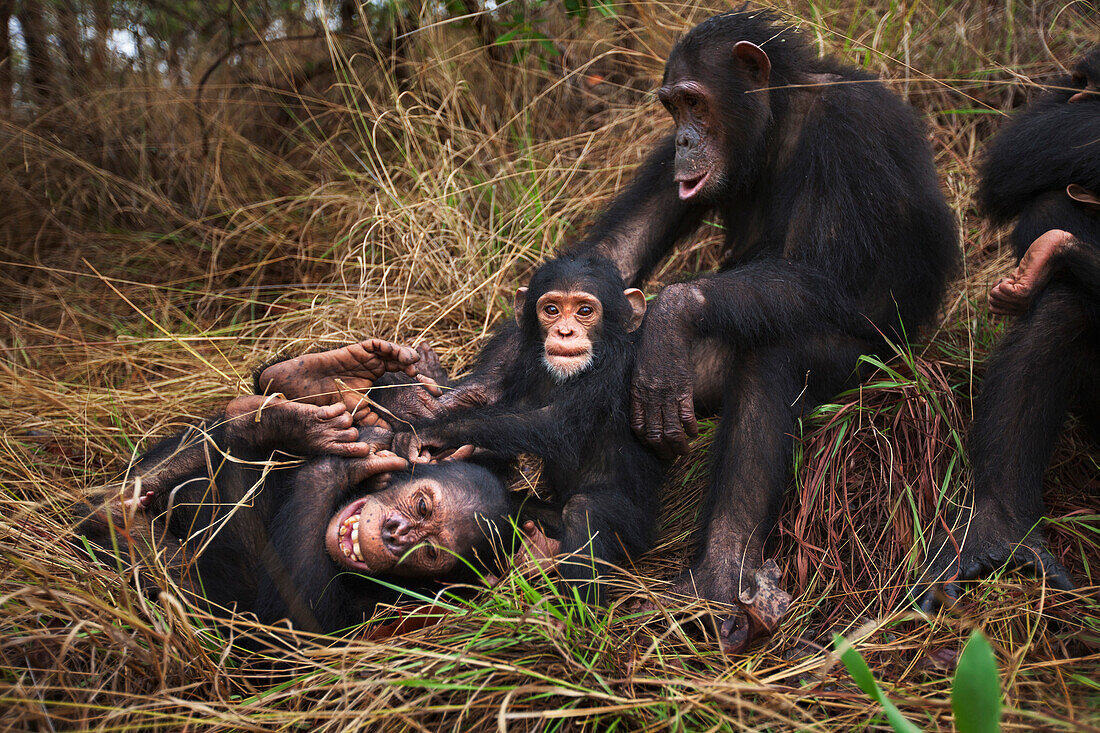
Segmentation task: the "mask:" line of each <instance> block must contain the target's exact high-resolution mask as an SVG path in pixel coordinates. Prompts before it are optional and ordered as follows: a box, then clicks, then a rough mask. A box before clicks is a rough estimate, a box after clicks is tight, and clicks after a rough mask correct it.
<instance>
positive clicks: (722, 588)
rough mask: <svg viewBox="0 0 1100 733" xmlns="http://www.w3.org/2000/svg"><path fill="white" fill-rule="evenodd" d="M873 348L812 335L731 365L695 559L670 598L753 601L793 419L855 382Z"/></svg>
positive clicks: (786, 471)
mask: <svg viewBox="0 0 1100 733" xmlns="http://www.w3.org/2000/svg"><path fill="white" fill-rule="evenodd" d="M872 348H873V347H872V345H871V344H869V343H867V342H865V341H862V340H860V339H856V338H852V337H848V336H842V335H839V334H838V335H831V336H817V337H813V336H810V337H807V338H806V339H805V341H803V342H802V343H801V344H799V345H790V346H788V345H786V344H783V345H777V346H772V347H766V348H758V349H756V350H753V351H751V352H749V353H748V354H745V355H743V356H742V357H741V358H739V359H737V360H736V361H734V362H733V363H732V364H731V365H730V368H729V380H728V382H727V385H726V393H725V403H724V405H723V410H722V421H721V424H720V426H719V429H718V435H717V436H716V438H715V440H714V444H713V445H712V447H711V451H712V462H711V482H710V486H709V489H708V493H707V497H706V501H705V503H704V505H703V507H702V510H701V513H700V527H701V534H700V537H699V548H698V556H697V559H696V560H695V563H694V564H693V566H692V568H691V570H689V571H687V572H685V573H684V574H683V575H682V576H681V577H680V578H679V579H678V580H677V581H676V583H675V584H674V587H673V590H674V591H675V592H680V593H684V594H687V595H698V596H700V597H703V598H708V599H710V600H715V601H720V602H723V603H734V602H735V601H736V599H737V598H738V596H739V595H740V593H741V592H743V591H748V592H749V594H750V595H751V593H752V591H753V590H755V588H754V585H755V582H754V579H753V575H754V571H755V570H756V569H758V568H759V567H760V565H761V563H762V562H763V560H764V555H765V544H766V542H767V540H768V539H769V537H770V535H771V532H772V529H773V527H774V525H775V520H776V517H777V514H778V512H779V508H780V505H781V504H782V500H783V492H784V489H785V488H786V486H787V482H788V478H789V475H790V467H791V456H792V440H793V438H792V436H793V434H794V432H795V428H796V423H797V419H798V417H799V416H800V415H801V414H802V412H803V411H804V410H805V409H808V408H810V407H812V406H813V405H814V404H817V403H818V402H820V401H821V400H824V399H827V398H828V397H830V396H832V395H833V394H835V393H836V392H838V391H839V390H840V389H841V388H842V387H843V386H844V384H845V382H846V381H848V380H849V379H853V378H855V376H856V364H857V360H858V358H859V356H860V354H864V353H868V352H870V351H871V350H872Z"/></svg>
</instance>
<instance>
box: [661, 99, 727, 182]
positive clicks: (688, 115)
mask: <svg viewBox="0 0 1100 733" xmlns="http://www.w3.org/2000/svg"><path fill="white" fill-rule="evenodd" d="M657 98H658V99H660V100H661V104H663V105H664V106H665V109H667V110H668V112H669V114H671V115H672V119H673V122H675V123H676V172H675V176H674V180H675V181H676V182H677V183H678V184H679V185H680V198H681V199H683V200H685V201H687V200H688V199H692V198H695V197H696V196H697V195H698V194H700V193H701V192H703V191H705V190H707V184H708V183H712V182H717V180H716V179H718V178H719V177H720V176H722V174H723V173H724V171H723V170H722V169H723V167H724V166H723V165H722V154H721V150H720V146H719V145H718V144H717V141H719V140H721V139H722V138H723V137H724V134H723V130H722V126H721V120H720V119H719V118H718V116H717V115H716V114H715V109H714V105H715V100H714V99H713V97H712V96H711V94H710V91H709V90H708V89H707V88H706V87H705V86H703V85H702V84H700V83H699V82H697V81H695V80H694V79H690V78H688V79H675V80H672V81H671V82H670V83H668V84H665V85H664V86H663V87H661V88H660V90H658V92H657Z"/></svg>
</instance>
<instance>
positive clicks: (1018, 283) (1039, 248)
mask: <svg viewBox="0 0 1100 733" xmlns="http://www.w3.org/2000/svg"><path fill="white" fill-rule="evenodd" d="M1074 246H1076V240H1074V238H1073V235H1072V234H1070V233H1069V232H1064V231H1062V230H1061V229H1051V230H1050V231H1048V232H1046V233H1044V234H1043V235H1042V236H1040V237H1039V238H1038V239H1036V240H1035V241H1034V242H1032V243H1031V246H1029V247H1028V248H1027V252H1025V253H1024V256H1023V257H1022V258H1020V264H1019V265H1017V266H1016V269H1015V270H1014V271H1013V272H1012V274H1011V275H1009V276H1008V277H1005V278H1001V280H1000V281H998V282H997V284H996V285H994V286H993V289H992V290H990V291H989V309H990V310H991V311H993V312H994V313H998V314H1000V315H1004V316H1019V315H1023V314H1024V313H1025V312H1026V311H1027V309H1028V308H1029V307H1031V301H1032V300H1033V299H1034V298H1035V296H1036V295H1038V294H1039V291H1040V290H1042V289H1043V286H1044V285H1046V284H1047V282H1048V281H1049V280H1050V278H1051V275H1053V274H1054V273H1053V270H1054V264H1053V263H1052V260H1053V258H1054V257H1056V256H1057V255H1059V254H1061V253H1063V252H1065V251H1066V250H1068V249H1069V248H1071V247H1074Z"/></svg>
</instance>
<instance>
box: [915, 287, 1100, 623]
mask: <svg viewBox="0 0 1100 733" xmlns="http://www.w3.org/2000/svg"><path fill="white" fill-rule="evenodd" d="M1095 327H1096V324H1095V322H1094V321H1092V319H1091V318H1090V314H1089V312H1088V309H1087V307H1086V306H1085V304H1084V303H1083V301H1082V300H1081V296H1080V295H1079V292H1078V291H1076V290H1075V289H1073V288H1070V287H1067V286H1063V285H1058V284H1055V285H1051V286H1049V287H1048V288H1047V289H1046V290H1045V291H1043V292H1042V294H1041V295H1040V296H1039V297H1038V298H1037V300H1036V302H1035V304H1034V306H1033V308H1032V310H1031V311H1030V312H1029V313H1028V315H1027V316H1025V317H1024V318H1023V319H1022V320H1021V321H1020V322H1019V323H1018V324H1016V325H1015V326H1014V327H1013V328H1012V330H1011V331H1010V332H1009V333H1008V335H1007V336H1005V338H1004V339H1003V341H1002V342H1001V344H1000V345H999V346H998V348H997V351H996V353H995V354H994V356H993V358H992V359H991V360H990V363H989V367H988V370H987V373H986V377H985V382H984V384H983V385H982V390H981V394H980V395H979V396H978V399H977V401H976V402H975V405H974V413H975V414H974V425H973V427H972V428H971V440H970V453H971V458H972V463H973V471H974V477H973V497H972V499H973V504H972V506H969V505H968V506H965V507H964V508H963V510H962V511H961V512H960V515H959V521H958V522H956V523H955V524H956V526H955V527H954V529H953V531H952V532H950V533H949V532H947V531H945V530H942V529H941V530H940V531H939V532H938V533H937V534H936V536H935V538H934V540H933V543H932V548H931V553H932V554H931V558H932V559H931V561H930V562H929V563H928V571H927V573H926V575H925V580H924V581H923V582H922V584H921V586H920V587H919V589H918V592H917V597H918V600H919V602H920V605H921V607H922V608H924V609H925V610H932V609H934V608H935V606H936V605H937V604H938V597H937V594H936V592H935V590H934V589H933V588H930V587H929V584H930V583H934V582H939V581H946V582H947V585H946V586H945V588H944V592H945V593H946V595H947V596H949V597H956V596H957V595H958V592H959V589H958V586H957V581H960V580H971V579H974V578H977V577H979V576H980V575H983V574H985V573H988V572H990V571H991V570H994V569H996V568H997V567H1000V566H1001V565H1005V564H1009V565H1012V566H1017V567H1027V568H1034V569H1036V570H1038V571H1039V572H1042V573H1044V574H1045V575H1046V576H1047V579H1048V580H1049V582H1050V583H1051V584H1052V585H1054V586H1056V587H1058V588H1071V587H1072V581H1071V580H1070V578H1069V575H1068V574H1067V573H1066V571H1065V569H1064V568H1062V566H1061V565H1060V564H1058V563H1057V562H1056V561H1055V560H1054V559H1053V558H1052V557H1051V556H1050V554H1049V553H1048V552H1047V551H1046V549H1045V548H1044V547H1043V542H1042V532H1041V530H1040V528H1039V526H1038V525H1039V522H1040V520H1041V519H1042V516H1043V511H1044V506H1043V493H1042V491H1043V474H1044V473H1045V472H1046V468H1047V465H1048V464H1049V463H1050V458H1051V455H1052V453H1053V451H1054V445H1055V443H1056V441H1057V439H1058V435H1059V434H1060V433H1061V430H1062V425H1063V423H1064V422H1065V418H1066V413H1067V410H1068V407H1069V405H1070V403H1071V400H1072V399H1073V396H1074V395H1075V394H1079V393H1080V392H1081V390H1082V388H1083V387H1084V386H1085V385H1086V383H1087V382H1089V380H1090V379H1091V377H1092V375H1093V374H1094V373H1095V371H1094V370H1095V366H1094V365H1095V363H1096V359H1097V358H1100V351H1098V349H1097V336H1096V331H1095Z"/></svg>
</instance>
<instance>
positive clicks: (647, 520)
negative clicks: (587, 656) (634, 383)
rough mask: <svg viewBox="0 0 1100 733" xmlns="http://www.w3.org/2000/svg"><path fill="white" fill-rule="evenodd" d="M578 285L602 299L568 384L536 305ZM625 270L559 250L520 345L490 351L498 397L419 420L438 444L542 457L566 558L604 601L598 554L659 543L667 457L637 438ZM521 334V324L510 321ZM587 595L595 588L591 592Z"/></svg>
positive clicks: (538, 280) (574, 575) (609, 558)
mask: <svg viewBox="0 0 1100 733" xmlns="http://www.w3.org/2000/svg"><path fill="white" fill-rule="evenodd" d="M574 287H576V288H578V289H582V290H584V291H586V292H589V293H591V294H593V295H595V296H596V297H598V298H599V300H600V303H601V304H602V306H603V310H604V317H603V324H602V330H601V332H600V333H599V334H598V341H597V343H596V344H595V351H594V358H593V362H592V364H591V365H590V366H589V367H588V368H587V369H586V370H585V371H583V372H581V373H580V374H577V375H574V376H573V377H571V378H569V379H567V380H566V381H564V382H558V381H556V380H555V379H554V378H553V377H552V376H551V375H550V373H549V372H548V370H547V369H546V367H545V366H544V365H543V360H542V357H543V336H542V334H541V332H540V329H539V324H538V320H537V317H536V313H535V308H534V304H535V303H536V301H537V300H538V299H539V297H540V296H541V295H543V294H544V293H546V292H547V291H549V290H553V289H560V290H567V289H570V288H574ZM623 289H624V287H623V283H622V278H621V277H620V276H619V273H618V271H617V270H616V269H615V267H614V265H612V264H611V263H610V262H608V261H606V260H604V259H602V258H593V257H585V258H575V257H563V258H560V259H557V260H553V261H551V262H548V263H547V264H545V265H543V266H542V267H541V268H540V269H539V270H538V271H537V272H536V273H535V274H534V276H533V277H532V278H531V282H530V285H529V291H528V294H527V298H526V302H527V303H528V304H529V307H527V308H525V309H524V311H523V314H522V322H521V326H520V334H519V338H518V342H517V341H512V346H513V347H514V350H512V351H510V353H507V354H505V353H504V351H503V349H500V348H499V344H501V343H503V341H502V340H497V341H496V342H494V343H495V344H497V345H498V346H497V347H494V349H493V350H491V351H490V353H491V354H493V356H494V358H496V359H497V362H496V363H495V364H494V365H493V368H494V369H499V370H500V371H501V378H500V397H499V399H497V400H496V401H495V402H494V403H493V404H491V405H488V406H482V407H476V408H472V409H466V410H458V411H451V412H448V413H445V414H444V415H443V416H442V417H440V418H438V419H436V420H432V421H426V422H420V423H417V424H416V432H417V433H418V434H419V435H420V437H421V438H422V439H423V440H424V441H425V443H427V444H430V445H433V446H435V447H438V448H452V447H457V446H460V445H464V444H473V445H476V446H478V447H480V448H483V449H485V450H488V451H491V452H493V453H495V454H497V455H500V456H506V457H514V456H518V455H520V454H530V455H534V456H538V457H539V458H542V459H543V461H544V469H543V471H544V476H545V478H546V482H547V484H548V487H549V490H550V493H551V494H552V500H553V502H554V504H555V505H556V506H557V507H559V508H560V511H561V517H562V518H561V527H560V528H550V530H549V531H550V532H551V535H552V536H554V537H555V538H556V539H558V540H560V541H561V544H562V546H561V551H562V552H563V553H579V554H580V555H581V556H582V558H587V559H582V560H579V561H573V562H569V563H565V564H564V565H563V566H561V571H562V574H563V576H565V577H566V578H567V579H569V580H572V581H575V585H576V587H577V588H578V590H579V591H580V592H581V593H582V595H583V596H584V597H586V598H589V599H590V600H597V601H598V600H599V590H600V589H599V586H598V584H592V583H591V581H592V580H594V579H595V576H598V575H599V568H597V567H595V565H596V564H598V563H599V561H605V562H609V563H619V562H621V561H622V560H623V559H624V558H626V557H628V556H635V557H636V556H637V555H639V554H640V553H642V552H645V551H646V550H647V549H649V547H650V546H651V544H652V542H653V535H654V530H655V526H656V519H657V499H656V492H657V489H658V488H659V487H660V485H661V482H662V480H663V478H664V465H663V464H662V462H661V461H660V460H659V459H658V458H657V457H656V456H655V455H654V454H653V453H652V452H651V451H650V450H648V449H647V448H645V447H643V446H642V445H641V444H640V443H639V442H638V441H637V440H636V439H635V437H634V435H633V433H632V432H631V430H630V424H629V419H628V418H629V415H628V409H629V403H628V391H627V387H628V385H629V382H630V375H631V373H632V371H633V366H634V349H635V337H634V335H633V334H631V333H628V332H627V330H626V324H627V323H628V319H629V317H630V307H629V304H628V302H627V300H626V298H625V297H624V295H623ZM504 330H505V333H506V334H508V335H506V336H504V337H501V338H502V339H505V340H507V339H509V338H514V337H515V329H514V328H512V327H505V329H504ZM590 594H591V595H590Z"/></svg>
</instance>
